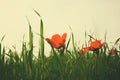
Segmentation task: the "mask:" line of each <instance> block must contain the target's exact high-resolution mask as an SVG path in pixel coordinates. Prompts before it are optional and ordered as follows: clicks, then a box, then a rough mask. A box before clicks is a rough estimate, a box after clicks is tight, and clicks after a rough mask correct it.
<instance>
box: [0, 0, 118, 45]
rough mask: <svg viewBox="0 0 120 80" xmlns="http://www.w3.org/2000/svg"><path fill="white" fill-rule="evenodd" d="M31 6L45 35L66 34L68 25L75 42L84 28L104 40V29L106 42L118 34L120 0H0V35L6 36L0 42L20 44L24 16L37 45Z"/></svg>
mask: <svg viewBox="0 0 120 80" xmlns="http://www.w3.org/2000/svg"><path fill="white" fill-rule="evenodd" d="M33 9H35V10H37V11H38V12H39V13H40V14H41V16H42V19H43V22H44V28H45V31H44V32H45V37H51V35H52V34H54V33H59V34H62V33H64V32H67V33H68V36H69V34H70V29H69V26H71V27H72V30H73V32H74V34H75V39H76V41H81V42H82V41H83V40H84V32H85V31H87V33H89V34H92V33H93V34H94V35H95V36H96V37H97V38H98V39H104V33H105V32H107V39H108V41H115V40H116V39H117V38H118V37H120V0H0V38H1V37H2V36H3V35H4V34H5V35H6V36H5V39H4V41H3V43H4V44H5V45H6V46H7V47H9V46H12V45H16V46H19V47H20V46H21V45H20V43H21V42H22V40H23V35H24V34H25V36H26V40H27V37H28V23H27V19H26V16H27V17H28V19H29V21H30V23H31V25H32V29H33V32H34V35H35V36H34V38H35V46H36V47H37V46H38V44H37V42H38V41H39V37H38V36H37V35H36V34H35V33H36V32H39V18H38V16H37V15H36V14H35V13H34V11H33ZM81 44H82V43H81ZM46 46H48V45H47V44H46Z"/></svg>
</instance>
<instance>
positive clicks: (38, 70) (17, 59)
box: [0, 10, 120, 80]
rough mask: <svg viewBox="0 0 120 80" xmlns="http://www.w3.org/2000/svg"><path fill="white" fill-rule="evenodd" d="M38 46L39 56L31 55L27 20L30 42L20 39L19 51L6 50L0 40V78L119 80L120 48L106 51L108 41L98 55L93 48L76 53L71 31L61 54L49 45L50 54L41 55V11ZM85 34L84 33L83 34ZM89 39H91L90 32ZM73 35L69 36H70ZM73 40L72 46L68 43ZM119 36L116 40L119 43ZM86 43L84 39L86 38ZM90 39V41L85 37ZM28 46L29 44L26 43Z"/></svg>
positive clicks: (42, 31) (28, 79)
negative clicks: (84, 52) (85, 51)
mask: <svg viewBox="0 0 120 80" xmlns="http://www.w3.org/2000/svg"><path fill="white" fill-rule="evenodd" d="M34 11H35V13H36V14H37V15H38V16H39V18H40V46H39V52H38V57H34V52H33V50H34V48H33V44H34V43H33V37H34V36H33V32H32V26H31V24H30V23H29V21H28V23H29V38H28V39H29V42H24V41H23V42H22V51H21V54H18V52H17V51H16V50H12V49H9V51H8V52H7V51H6V48H5V46H4V45H3V44H2V41H3V39H4V37H5V36H3V37H2V39H1V42H0V80H119V79H120V76H119V75H120V55H119V54H120V52H119V51H120V49H116V50H115V55H109V54H108V55H107V53H108V50H110V49H109V45H108V44H107V43H106V44H105V46H104V47H103V48H101V49H100V51H99V54H100V55H98V56H95V55H94V53H93V52H87V53H86V54H84V55H83V54H78V49H77V47H76V44H75V38H74V34H73V32H72V34H71V36H70V38H69V40H68V42H67V45H66V50H65V51H64V53H63V54H64V55H62V56H60V55H59V51H57V50H56V49H54V48H53V47H52V51H51V52H50V54H54V53H55V55H50V56H49V57H46V56H45V55H44V26H43V21H42V19H41V17H40V14H39V13H38V12H37V11H36V10H34ZM86 35H87V34H85V37H87V36H86ZM89 37H90V40H91V39H94V38H93V37H92V36H91V35H89ZM71 38H72V39H71ZM70 41H72V46H73V48H72V49H68V46H69V44H70ZM119 41H120V38H118V39H117V40H116V42H115V45H116V44H118V42H119ZM85 43H86V45H87V40H86V41H85ZM88 43H89V41H88ZM28 46H29V47H28Z"/></svg>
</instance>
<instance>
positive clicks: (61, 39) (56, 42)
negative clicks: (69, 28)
mask: <svg viewBox="0 0 120 80" xmlns="http://www.w3.org/2000/svg"><path fill="white" fill-rule="evenodd" d="M66 37H67V33H64V34H63V35H62V36H60V35H59V34H55V35H53V36H52V38H51V39H49V38H46V41H47V42H48V43H49V44H50V45H52V46H53V47H54V48H56V49H60V48H61V47H64V45H65V41H66Z"/></svg>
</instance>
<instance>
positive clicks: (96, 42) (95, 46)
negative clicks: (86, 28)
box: [90, 40, 105, 51]
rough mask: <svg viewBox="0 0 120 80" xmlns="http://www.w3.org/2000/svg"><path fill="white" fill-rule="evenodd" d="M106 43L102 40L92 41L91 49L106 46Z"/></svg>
mask: <svg viewBox="0 0 120 80" xmlns="http://www.w3.org/2000/svg"><path fill="white" fill-rule="evenodd" d="M104 44H105V43H101V42H100V40H96V41H93V42H91V43H90V50H92V51H93V50H95V49H99V48H101V47H102V46H104Z"/></svg>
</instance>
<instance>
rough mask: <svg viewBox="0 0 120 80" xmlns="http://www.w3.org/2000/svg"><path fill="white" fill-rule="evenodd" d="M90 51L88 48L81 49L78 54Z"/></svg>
mask: <svg viewBox="0 0 120 80" xmlns="http://www.w3.org/2000/svg"><path fill="white" fill-rule="evenodd" d="M88 51H90V47H86V48H82V49H81V50H80V53H82V54H85V53H86V52H88Z"/></svg>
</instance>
